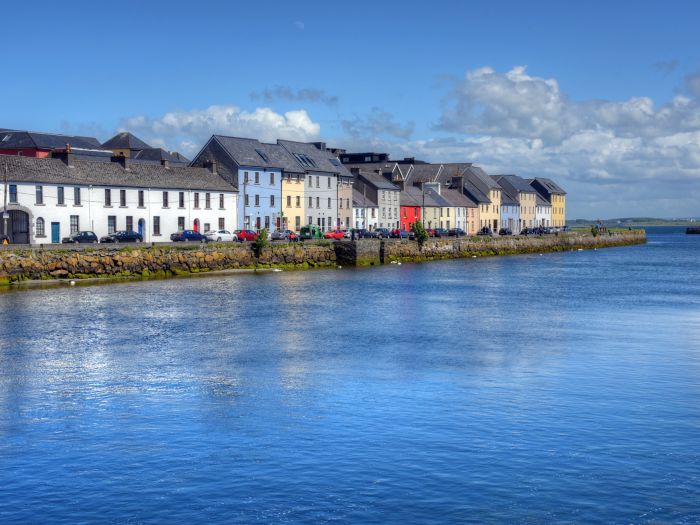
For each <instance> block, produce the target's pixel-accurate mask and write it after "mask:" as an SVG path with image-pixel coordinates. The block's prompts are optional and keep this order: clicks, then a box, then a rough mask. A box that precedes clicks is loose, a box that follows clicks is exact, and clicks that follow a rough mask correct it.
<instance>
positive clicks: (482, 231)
mask: <svg viewBox="0 0 700 525" xmlns="http://www.w3.org/2000/svg"><path fill="white" fill-rule="evenodd" d="M476 234H477V235H493V232H492V231H491V228H489V227H488V226H484V227H483V228H481V229H480V230H479V231H478V232H476Z"/></svg>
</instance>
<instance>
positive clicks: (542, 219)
mask: <svg viewBox="0 0 700 525" xmlns="http://www.w3.org/2000/svg"><path fill="white" fill-rule="evenodd" d="M536 199H537V205H536V207H535V222H536V224H537V226H542V227H545V228H548V227H549V226H551V225H552V205H551V204H550V203H548V202H547V201H546V200H544V199H543V198H542V197H541V196H540V194H539V193H538V194H537V195H536Z"/></svg>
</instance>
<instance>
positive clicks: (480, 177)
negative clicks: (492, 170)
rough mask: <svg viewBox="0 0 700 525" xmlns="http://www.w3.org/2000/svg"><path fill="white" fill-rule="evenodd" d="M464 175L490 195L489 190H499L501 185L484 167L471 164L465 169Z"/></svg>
mask: <svg viewBox="0 0 700 525" xmlns="http://www.w3.org/2000/svg"><path fill="white" fill-rule="evenodd" d="M464 176H465V178H467V179H469V181H470V182H471V183H472V184H473V185H474V186H476V187H477V188H479V190H480V191H481V192H482V193H484V194H486V195H488V193H489V190H499V189H501V187H500V186H499V185H498V183H497V182H496V181H495V180H493V178H491V177H489V175H488V173H486V172H485V171H484V170H483V169H482V168H480V167H479V166H469V167H468V168H467V169H465V170H464Z"/></svg>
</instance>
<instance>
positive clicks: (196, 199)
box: [194, 191, 199, 208]
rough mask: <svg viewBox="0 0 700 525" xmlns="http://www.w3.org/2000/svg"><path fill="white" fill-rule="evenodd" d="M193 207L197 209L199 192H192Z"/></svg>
mask: <svg viewBox="0 0 700 525" xmlns="http://www.w3.org/2000/svg"><path fill="white" fill-rule="evenodd" d="M194 207H195V208H199V192H198V191H195V192H194Z"/></svg>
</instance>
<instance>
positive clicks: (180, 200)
mask: <svg viewBox="0 0 700 525" xmlns="http://www.w3.org/2000/svg"><path fill="white" fill-rule="evenodd" d="M177 205H178V208H184V207H185V192H184V191H181V192H180V193H179V194H178V203H177Z"/></svg>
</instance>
